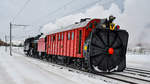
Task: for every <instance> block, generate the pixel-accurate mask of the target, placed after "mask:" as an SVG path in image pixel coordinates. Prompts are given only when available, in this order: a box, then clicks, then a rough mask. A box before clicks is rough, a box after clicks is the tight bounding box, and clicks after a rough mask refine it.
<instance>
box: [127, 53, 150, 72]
mask: <svg viewBox="0 0 150 84" xmlns="http://www.w3.org/2000/svg"><path fill="white" fill-rule="evenodd" d="M126 60H127V67H134V68H139V69H146V70H150V54H131V53H128V54H127V56H126Z"/></svg>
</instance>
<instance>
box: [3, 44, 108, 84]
mask: <svg viewBox="0 0 150 84" xmlns="http://www.w3.org/2000/svg"><path fill="white" fill-rule="evenodd" d="M13 50H15V49H13ZM0 84H106V82H104V81H103V80H98V79H94V78H92V77H88V76H85V75H83V74H78V73H74V72H69V71H67V70H62V69H60V67H54V65H53V66H52V65H51V64H48V63H46V62H42V61H40V60H37V59H34V58H28V57H25V56H24V55H21V54H17V53H13V56H10V55H9V52H8V51H7V52H5V49H4V47H0Z"/></svg>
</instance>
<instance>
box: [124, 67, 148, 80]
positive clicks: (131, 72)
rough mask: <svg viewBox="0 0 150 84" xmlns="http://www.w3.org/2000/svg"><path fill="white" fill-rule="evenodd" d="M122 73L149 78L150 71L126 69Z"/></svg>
mask: <svg viewBox="0 0 150 84" xmlns="http://www.w3.org/2000/svg"><path fill="white" fill-rule="evenodd" d="M124 72H125V73H130V74H134V75H139V76H142V77H147V78H150V71H148V70H143V69H137V68H129V67H127V68H126V70H124Z"/></svg>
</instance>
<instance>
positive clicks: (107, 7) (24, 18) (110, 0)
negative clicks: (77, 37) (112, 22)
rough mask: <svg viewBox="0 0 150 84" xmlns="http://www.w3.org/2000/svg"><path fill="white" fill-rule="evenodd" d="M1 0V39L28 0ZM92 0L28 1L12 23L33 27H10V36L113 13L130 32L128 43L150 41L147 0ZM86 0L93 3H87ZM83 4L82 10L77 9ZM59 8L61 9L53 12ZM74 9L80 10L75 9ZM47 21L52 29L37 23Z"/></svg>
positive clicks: (27, 33)
mask: <svg viewBox="0 0 150 84" xmlns="http://www.w3.org/2000/svg"><path fill="white" fill-rule="evenodd" d="M0 1H1V3H0V30H1V31H0V38H2V39H4V36H5V35H9V22H10V20H12V18H13V17H14V16H15V15H16V14H17V13H18V11H19V10H20V9H21V7H22V6H23V4H24V3H25V2H26V1H27V0H0ZM71 1H72V2H71ZM95 1H97V0H55V1H54V0H30V2H29V3H28V4H27V6H26V7H25V9H24V10H23V11H22V12H21V13H20V14H19V16H17V17H16V19H15V20H14V22H13V23H16V24H25V25H26V24H27V25H33V26H29V27H26V28H23V27H13V28H15V29H13V39H14V40H16V39H20V38H21V39H22V38H24V37H28V36H29V35H30V36H31V35H36V34H39V33H40V32H41V31H42V32H45V31H48V30H51V29H52V30H53V29H54V27H55V26H60V25H62V26H65V25H68V24H72V23H74V22H76V21H79V19H81V18H85V17H91V18H103V17H108V16H109V15H110V14H113V15H114V16H116V17H117V19H116V23H118V24H119V25H120V26H121V28H124V29H127V30H128V31H129V34H130V39H129V42H130V43H132V44H134V43H135V42H136V43H138V42H143V43H145V42H146V43H150V40H149V38H150V34H149V31H150V19H149V18H150V10H149V8H150V6H149V3H150V0H99V2H97V3H93V2H95ZM68 2H70V3H69V4H68V5H66V6H65V7H62V8H60V7H61V6H63V5H64V4H66V3H68ZM89 3H92V4H90V5H87V4H89ZM86 5H87V6H86ZM84 6H86V7H84ZM83 7H84V8H85V9H79V8H83ZM58 8H60V10H57V12H56V13H53V11H55V10H56V9H58ZM77 9H79V10H78V11H74V10H77ZM72 11H74V12H72ZM68 22H69V23H68ZM47 23H49V24H50V27H52V26H53V28H51V29H50V27H49V28H48V29H46V28H44V29H42V30H40V26H42V25H43V24H47Z"/></svg>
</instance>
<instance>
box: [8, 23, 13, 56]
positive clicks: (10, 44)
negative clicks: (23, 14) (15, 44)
mask: <svg viewBox="0 0 150 84" xmlns="http://www.w3.org/2000/svg"><path fill="white" fill-rule="evenodd" d="M11 40H12V23H11V22H10V43H9V46H10V56H12V41H11Z"/></svg>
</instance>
